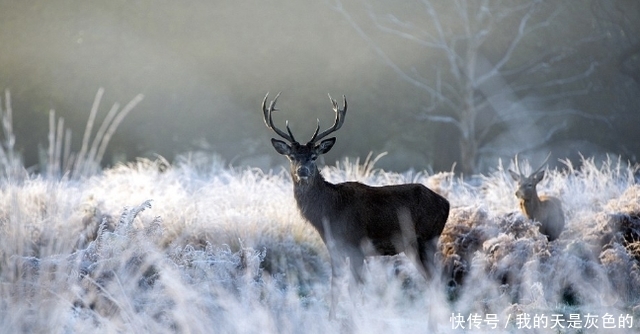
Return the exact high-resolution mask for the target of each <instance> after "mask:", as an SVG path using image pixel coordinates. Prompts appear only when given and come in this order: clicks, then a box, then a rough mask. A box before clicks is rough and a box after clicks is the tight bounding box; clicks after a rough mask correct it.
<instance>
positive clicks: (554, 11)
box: [0, 0, 640, 172]
mask: <svg viewBox="0 0 640 334" xmlns="http://www.w3.org/2000/svg"><path fill="white" fill-rule="evenodd" d="M433 3H434V7H433V10H434V12H436V15H437V16H430V15H431V14H429V13H430V12H429V11H428V9H429V8H426V9H427V10H425V7H424V6H422V4H419V3H416V4H409V3H407V4H403V5H402V6H399V5H389V4H385V3H378V2H376V1H363V2H354V3H352V2H345V3H344V4H341V3H340V2H335V1H298V2H287V1H282V0H271V1H241V2H221V1H216V2H213V1H190V2H188V3H184V2H180V3H175V2H158V1H149V0H141V1H135V2H130V1H108V2H105V1H75V0H69V1H29V2H25V1H18V2H16V1H4V0H3V1H0V8H1V10H0V45H1V46H2V52H0V88H1V89H3V90H9V91H10V93H11V100H12V108H13V114H14V116H13V117H14V128H15V132H16V137H17V138H16V147H17V148H18V150H19V151H20V153H21V154H22V156H23V159H24V162H25V165H27V166H37V165H38V164H39V163H41V159H39V153H38V147H46V143H47V135H48V131H49V130H48V124H49V121H48V118H49V111H50V110H51V109H55V112H56V116H58V117H63V118H64V119H65V126H66V127H68V128H70V129H71V130H72V131H73V145H74V146H75V147H78V146H79V145H80V140H81V138H82V131H83V130H84V127H85V123H86V121H87V118H88V115H89V111H90V109H91V105H92V101H93V99H94V96H95V94H96V92H97V91H98V89H99V88H100V87H103V88H104V89H105V95H104V97H103V99H102V103H101V105H100V110H99V113H98V119H99V120H100V119H102V118H104V117H105V116H106V114H107V112H108V110H109V108H110V107H111V105H112V104H113V103H115V102H119V103H120V104H121V105H123V104H125V103H127V102H128V101H130V100H131V99H132V98H133V97H134V96H136V95H137V94H143V95H144V100H143V101H142V102H141V103H140V104H139V105H138V106H137V107H136V108H135V109H134V110H133V111H132V112H131V113H130V114H129V115H128V116H127V118H126V119H125V120H124V122H123V123H122V124H121V125H120V127H119V128H118V130H117V132H116V134H115V137H114V138H113V139H112V141H111V143H110V146H109V150H108V152H107V156H106V159H105V160H104V161H103V163H104V164H105V165H112V164H114V163H115V162H118V161H124V160H133V159H135V158H136V157H140V156H143V157H153V156H154V155H161V156H164V157H165V158H167V159H168V160H172V159H173V158H174V157H175V156H176V155H177V154H180V153H184V152H187V151H206V152H210V153H216V154H219V155H220V156H221V157H222V158H223V159H224V160H225V161H226V162H227V163H231V164H234V165H252V166H257V167H264V168H268V167H273V166H275V165H277V164H280V163H283V162H284V160H285V159H282V158H281V157H278V156H277V154H276V153H275V152H274V151H273V149H272V147H271V146H270V144H269V138H271V137H272V136H273V134H272V133H270V132H269V131H268V130H267V129H266V128H265V126H264V123H263V120H262V116H261V114H260V103H261V101H262V98H263V97H264V96H265V94H266V93H267V92H271V93H272V96H273V94H275V93H277V92H279V91H282V95H281V97H280V99H279V101H278V106H279V109H280V110H281V111H280V112H278V113H277V116H275V118H276V122H277V124H279V126H281V127H283V126H284V121H285V119H288V120H290V123H291V127H292V130H293V131H294V133H295V134H296V136H297V138H308V136H310V135H311V133H312V131H313V129H314V127H315V123H316V122H315V120H316V118H317V119H319V120H320V124H321V126H322V127H328V126H330V124H331V122H332V120H333V112H332V110H331V105H330V102H329V99H328V98H327V93H330V94H331V95H332V96H333V97H334V98H337V97H340V96H341V95H343V94H344V95H346V96H347V99H348V101H349V112H348V115H347V117H346V122H345V124H344V127H343V128H342V129H341V130H340V131H339V132H338V133H337V137H338V142H337V144H336V146H335V148H334V149H333V150H332V152H330V153H329V154H328V155H327V156H326V160H325V162H326V163H328V164H330V163H332V162H333V161H335V160H338V159H340V158H342V157H344V156H351V157H365V156H366V155H367V154H368V153H369V152H374V154H377V153H381V152H384V151H388V152H389V154H388V155H387V156H386V157H385V158H383V159H382V160H380V162H379V163H378V166H379V167H382V168H385V169H393V170H406V169H409V168H414V169H417V170H423V169H430V170H436V171H437V170H451V168H452V166H454V164H455V165H457V166H458V167H456V168H458V169H459V168H460V166H461V163H462V165H464V163H463V162H464V160H465V159H464V157H465V156H467V157H469V156H472V159H471V160H472V161H471V162H469V165H468V167H467V168H466V169H459V170H460V171H463V172H465V171H467V172H468V171H473V172H484V171H487V170H488V169H490V166H493V165H495V164H496V163H497V161H498V158H504V157H513V155H514V154H516V153H521V154H522V155H524V156H528V157H531V158H532V160H538V159H537V158H539V159H540V160H541V159H542V158H543V157H544V156H545V155H546V153H547V152H553V155H552V157H553V158H552V159H551V160H550V161H551V164H552V165H553V164H556V161H557V159H560V158H565V157H568V158H570V159H572V160H574V161H578V157H579V152H581V153H583V154H584V155H586V156H591V155H596V156H601V155H604V154H605V153H613V154H615V155H621V156H622V157H623V159H624V160H631V161H632V162H635V161H636V160H637V156H638V153H640V140H638V139H639V138H638V135H637V131H636V128H635V126H634V124H639V123H638V121H640V119H639V118H640V114H639V113H638V112H637V111H638V107H639V106H640V97H639V96H640V94H639V93H640V91H639V89H640V86H639V85H640V80H639V79H638V78H640V75H639V73H640V64H639V61H638V59H639V57H640V51H639V50H640V49H639V45H640V44H639V43H640V41H639V40H638V37H637V36H639V34H638V32H639V31H640V29H639V27H640V23H638V22H640V20H638V18H637V16H638V15H640V10H637V9H638V4H637V3H636V2H635V1H622V0H617V1H613V2H603V1H595V0H593V1H589V5H588V6H583V4H582V3H581V4H580V6H575V8H573V7H571V6H572V5H566V6H567V7H562V8H560V7H557V6H558V5H555V4H547V5H545V6H543V7H541V8H537V9H535V11H532V15H531V19H530V20H529V21H527V22H526V23H527V25H526V27H527V28H528V27H536V26H537V25H539V26H541V27H540V29H538V30H533V33H532V34H531V35H527V37H526V38H525V39H523V40H522V42H521V43H520V44H519V45H518V47H517V49H516V51H515V52H514V53H513V55H510V56H509V62H508V63H507V64H505V65H504V66H505V67H504V68H501V69H500V70H501V71H500V72H499V73H498V75H496V76H495V77H492V79H491V80H489V81H487V82H488V83H485V84H482V85H481V86H478V87H475V88H473V91H474V93H473V96H472V98H473V99H474V101H476V102H474V103H478V108H477V110H478V114H477V115H475V114H474V115H475V116H473V118H474V119H473V120H471V122H472V123H473V124H474V127H473V128H472V129H474V130H477V131H472V132H475V135H474V134H473V133H471V134H470V136H472V137H473V136H476V137H473V138H474V139H473V142H477V145H475V144H474V145H472V146H473V147H474V148H475V151H473V152H471V153H469V152H467V151H466V149H464V148H463V147H465V146H464V145H463V144H461V142H462V141H461V138H462V137H464V136H465V135H468V133H467V132H465V131H466V130H465V131H462V130H460V131H459V128H460V127H459V126H458V127H456V125H455V124H454V123H456V122H459V123H465V122H466V121H465V120H464V119H463V118H464V114H462V115H463V116H460V114H456V104H453V106H447V105H446V104H442V105H440V104H438V103H436V102H437V101H438V97H437V96H436V95H434V94H431V93H429V92H430V90H429V89H434V87H438V89H439V88H440V87H444V88H443V90H446V89H447V87H449V88H450V89H451V91H452V92H456V91H461V89H462V88H459V87H458V86H457V85H458V84H457V82H455V81H453V79H452V78H453V77H455V76H454V74H453V73H454V72H455V71H453V70H451V69H450V68H448V67H447V63H446V61H445V59H446V57H444V56H443V55H442V54H440V53H438V52H439V50H437V48H436V49H434V48H433V47H429V46H428V45H426V46H425V45H423V44H419V43H418V44H416V43H412V41H411V40H410V39H407V38H406V37H407V35H410V36H413V37H415V39H421V38H422V39H423V40H428V37H429V36H435V35H436V33H435V31H436V30H434V29H435V28H434V26H433V23H434V22H433V21H434V20H433V17H438V18H439V21H438V22H440V23H441V27H442V31H443V36H444V39H445V40H448V41H451V40H454V39H455V38H454V37H455V36H456V34H459V33H461V32H463V31H464V29H465V25H464V24H462V23H460V22H459V20H458V19H457V18H456V16H455V15H454V14H456V13H459V11H457V10H459V9H460V6H462V5H465V4H466V2H465V1H459V2H456V4H457V6H454V5H451V6H450V7H448V6H449V2H441V1H433ZM513 4H516V5H517V4H518V1H512V2H505V3H504V4H503V6H509V5H513ZM470 7H472V6H470ZM465 10H468V11H469V12H474V10H473V8H469V9H466V7H465ZM491 10H495V9H491ZM481 12H483V10H478V11H477V13H481ZM506 13H509V12H506ZM514 13H515V14H514V15H513V17H511V16H510V15H505V17H506V18H505V19H503V20H502V21H499V22H498V23H496V26H494V27H492V28H491V29H490V30H487V31H489V32H488V34H487V36H488V37H487V38H486V41H484V42H483V43H484V44H482V45H481V46H480V47H479V48H478V52H477V53H475V54H474V55H475V56H473V57H474V58H473V59H475V60H474V68H476V69H477V71H478V77H481V74H482V72H480V71H481V69H482V68H483V67H482V66H481V64H483V62H484V64H486V66H485V67H486V68H488V69H490V68H491V67H493V66H496V64H499V63H500V60H501V59H502V57H503V54H502V53H501V52H503V51H504V50H508V46H509V45H510V44H509V43H511V42H512V41H513V40H514V39H515V38H516V36H514V35H513V32H514V31H517V30H518V27H519V26H520V25H521V23H522V22H523V21H524V19H523V14H522V13H524V12H523V11H522V10H521V11H520V12H518V11H515V12H514ZM634 15H635V16H636V17H634ZM495 16H496V17H497V16H499V15H495ZM390 27H391V28H392V29H390ZM472 28H473V26H472ZM401 33H402V34H401ZM403 34H404V35H403ZM464 43H465V40H461V41H460V42H458V44H455V43H454V44H453V46H452V49H453V50H454V51H455V52H456V53H457V54H464V53H465V52H466V51H465V50H468V49H469V46H468V45H466V44H464ZM465 45H466V46H465ZM465 48H467V49H465ZM501 50H502V51H501ZM548 50H551V51H553V52H550V54H549V55H546V54H545V52H546V51H548ZM556 50H557V52H556ZM467 54H468V52H467ZM538 56H539V57H538ZM466 60H468V59H466ZM476 63H477V64H479V65H476ZM525 65H527V66H529V68H528V70H527V71H525V72H519V73H516V74H515V76H510V75H512V74H513V73H515V72H516V69H517V68H518V67H522V66H525ZM462 67H463V66H462ZM462 72H463V73H464V68H462ZM403 73H404V74H405V75H406V76H405V77H403V75H402V74H403ZM465 75H467V76H471V77H473V76H474V75H475V74H474V73H472V74H469V73H466V74H465ZM434 78H437V80H435V79H434ZM407 79H411V80H414V81H416V82H414V83H411V81H410V80H407ZM434 80H435V81H434ZM471 82H472V83H473V81H471ZM560 82H567V83H568V84H566V85H565V84H562V85H558V84H559V83H560ZM420 83H422V84H424V86H425V87H426V88H425V87H422V86H421V85H420ZM436 90H437V89H436ZM505 91H508V92H509V94H505V93H504V92H505ZM446 94H449V95H446ZM446 94H444V95H443V96H445V97H446V98H450V97H451V94H453V95H455V94H454V93H446ZM451 100H455V99H453V98H451ZM484 101H489V103H488V105H490V107H486V106H484V104H482V102H484ZM463 102H464V101H459V103H460V105H464V103H463ZM456 103H457V102H456ZM434 110H435V111H434ZM496 115H497V116H498V117H496ZM513 115H518V117H511V116H513ZM461 117H462V119H461ZM523 117H524V118H523ZM495 119H500V120H501V121H500V122H498V123H496V122H495V121H494V120H495ZM99 120H98V121H99ZM443 120H448V121H447V122H443ZM483 127H484V128H485V129H486V131H484V130H483ZM550 129H551V130H550ZM476 146H477V147H476ZM76 150H77V149H76Z"/></svg>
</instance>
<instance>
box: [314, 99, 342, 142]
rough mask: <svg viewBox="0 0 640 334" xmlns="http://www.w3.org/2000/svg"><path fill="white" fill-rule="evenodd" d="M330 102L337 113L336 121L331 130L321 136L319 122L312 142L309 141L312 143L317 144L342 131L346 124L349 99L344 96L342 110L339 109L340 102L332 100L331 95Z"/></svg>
mask: <svg viewBox="0 0 640 334" xmlns="http://www.w3.org/2000/svg"><path fill="white" fill-rule="evenodd" d="M329 100H331V104H332V105H333V111H334V112H335V113H336V119H335V121H334V122H333V125H332V126H331V127H330V128H328V129H326V130H324V131H322V132H321V133H320V134H318V131H319V130H320V121H319V120H318V126H317V127H316V131H315V132H314V133H313V136H312V137H311V140H309V142H310V143H311V142H316V141H318V140H320V139H322V138H324V137H326V136H327V135H329V134H330V133H333V132H335V131H338V129H340V128H341V127H342V124H343V123H344V116H345V115H346V114H347V97H346V96H345V95H342V100H343V102H342V104H343V106H342V109H340V108H339V107H338V102H337V101H336V100H334V99H333V98H331V94H329Z"/></svg>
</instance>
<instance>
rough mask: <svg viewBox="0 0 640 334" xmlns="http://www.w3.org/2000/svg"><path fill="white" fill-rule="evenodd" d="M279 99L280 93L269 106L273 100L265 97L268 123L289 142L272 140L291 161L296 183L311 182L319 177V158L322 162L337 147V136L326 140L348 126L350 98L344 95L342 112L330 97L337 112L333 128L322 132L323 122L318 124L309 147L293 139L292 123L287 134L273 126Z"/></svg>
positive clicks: (279, 151) (277, 149) (265, 115)
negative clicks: (323, 155) (334, 145)
mask: <svg viewBox="0 0 640 334" xmlns="http://www.w3.org/2000/svg"><path fill="white" fill-rule="evenodd" d="M278 96H280V93H278V95H276V97H275V98H274V99H273V101H271V103H269V106H267V98H268V97H269V94H268V93H267V95H265V97H264V100H263V101H262V112H263V114H264V123H265V124H266V125H267V127H268V128H269V129H271V130H273V131H274V132H275V133H276V134H277V135H278V136H280V137H282V138H284V139H286V141H283V140H279V139H275V138H272V139H271V143H272V144H273V147H274V148H275V149H276V151H277V152H278V153H280V154H282V155H284V156H286V157H287V158H288V159H289V163H290V167H291V176H292V177H293V181H294V182H295V183H307V182H309V181H310V180H311V179H312V178H313V177H315V176H316V175H318V167H317V166H316V159H318V157H319V156H320V155H321V154H325V153H327V152H329V150H331V148H332V147H333V144H335V142H336V138H335V137H331V138H328V139H324V140H323V138H324V137H326V136H327V135H329V134H331V133H333V132H335V131H337V130H338V129H339V128H340V127H341V126H342V123H344V116H345V114H346V113H347V98H346V97H345V96H343V101H344V102H343V107H342V109H340V108H339V107H338V102H336V100H334V99H332V98H331V96H329V99H330V100H331V104H332V105H333V111H334V112H335V113H336V119H335V122H334V123H333V126H331V127H330V128H329V129H327V130H325V131H322V132H321V133H319V131H320V121H318V125H317V126H316V130H315V132H314V133H313V136H311V139H310V140H309V141H308V142H307V143H306V144H300V143H299V142H298V141H296V139H295V138H294V137H293V133H292V132H291V129H289V122H288V121H287V122H286V127H287V132H284V131H282V130H280V129H278V128H277V127H276V126H275V125H273V118H272V113H273V112H274V111H276V110H277V109H276V108H275V106H276V100H278Z"/></svg>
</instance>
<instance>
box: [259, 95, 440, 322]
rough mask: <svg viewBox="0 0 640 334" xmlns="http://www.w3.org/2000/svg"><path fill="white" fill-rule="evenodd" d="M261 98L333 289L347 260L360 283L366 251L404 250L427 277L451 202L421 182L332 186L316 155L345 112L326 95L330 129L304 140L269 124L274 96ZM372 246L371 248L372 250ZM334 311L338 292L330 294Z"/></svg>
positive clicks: (392, 252)
mask: <svg viewBox="0 0 640 334" xmlns="http://www.w3.org/2000/svg"><path fill="white" fill-rule="evenodd" d="M268 96H269V94H267V95H266V96H265V97H264V100H263V101H262V111H263V113H264V122H265V124H266V125H267V127H268V128H269V129H271V130H273V131H274V132H275V133H276V134H277V135H278V136H280V137H282V138H284V139H285V140H286V141H287V142H288V143H287V142H285V141H282V140H278V139H275V138H272V139H271V143H272V144H273V147H274V148H275V149H276V151H277V152H278V153H280V154H282V155H284V156H286V157H287V158H288V159H289V162H290V167H291V177H292V179H293V194H294V197H295V199H296V201H297V203H298V208H299V210H300V213H301V214H302V216H303V217H304V218H305V219H306V220H307V221H308V222H309V223H311V225H313V227H315V229H316V230H317V231H318V233H319V234H320V237H321V238H322V240H323V242H324V243H325V245H326V246H327V249H328V251H329V255H330V257H331V267H332V291H334V293H335V290H334V289H335V285H334V284H335V281H336V276H337V272H338V270H339V266H340V265H341V264H342V263H344V262H345V260H346V258H348V259H349V263H350V268H351V272H352V274H353V277H354V278H355V279H356V280H357V281H359V282H360V281H362V276H361V274H362V267H363V264H364V257H365V255H395V254H398V253H400V252H403V251H404V252H405V254H406V255H407V256H409V258H411V260H412V261H413V262H414V264H415V266H416V267H417V268H418V270H419V271H420V272H421V273H422V274H423V275H424V276H425V278H427V279H428V278H429V277H430V275H431V271H432V269H433V266H434V264H435V263H434V261H435V259H434V253H435V249H436V243H437V239H438V237H439V236H440V234H441V233H442V230H443V228H444V225H445V223H446V221H447V217H448V216H449V202H448V201H447V200H446V199H445V198H444V197H442V196H440V195H438V194H436V193H435V192H433V191H431V190H430V189H428V188H427V187H425V186H424V185H422V184H402V185H392V186H384V187H370V186H367V185H364V184H362V183H358V182H345V183H338V184H332V183H329V182H327V181H325V179H324V178H323V177H322V175H321V174H320V171H319V170H318V167H317V165H316V159H317V158H318V157H319V156H320V155H322V154H325V153H327V152H329V150H330V149H331V148H332V147H333V145H334V144H335V142H336V138H335V137H332V138H328V139H323V138H325V137H326V136H328V135H329V134H331V133H333V132H335V131H337V130H338V129H340V127H342V124H343V123H344V118H345V115H346V113H347V99H346V97H344V96H343V100H344V102H343V107H342V109H340V108H339V106H338V103H337V102H336V101H335V100H334V99H332V98H331V96H329V99H330V100H331V103H332V104H333V111H334V112H335V114H336V118H335V122H334V124H333V126H331V127H330V128H329V129H327V130H325V131H322V132H320V133H319V130H320V124H319V123H320V122H319V121H318V125H317V127H316V130H315V132H314V133H313V136H311V139H310V140H309V141H308V142H307V143H306V144H300V143H299V142H298V141H297V140H296V139H295V138H294V137H293V133H292V132H291V129H289V123H288V122H287V123H286V128H287V132H284V131H282V130H280V129H278V128H277V127H276V126H274V125H273V119H272V113H273V111H275V110H276V109H275V105H276V100H277V99H278V96H280V94H278V95H277V96H276V97H275V98H274V100H273V101H272V102H271V103H270V104H269V105H268V106H267V98H268ZM370 250H373V252H370ZM332 300H333V301H332V311H333V309H334V308H335V303H336V300H337V296H335V295H332Z"/></svg>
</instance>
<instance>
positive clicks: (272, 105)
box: [262, 93, 297, 143]
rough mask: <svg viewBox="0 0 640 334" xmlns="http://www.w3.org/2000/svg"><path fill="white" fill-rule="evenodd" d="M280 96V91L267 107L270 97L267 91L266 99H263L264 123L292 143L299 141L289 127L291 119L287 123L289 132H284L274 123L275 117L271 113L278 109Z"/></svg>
mask: <svg viewBox="0 0 640 334" xmlns="http://www.w3.org/2000/svg"><path fill="white" fill-rule="evenodd" d="M278 96H280V93H278V95H276V97H275V98H274V99H273V101H271V103H269V108H267V99H268V98H269V93H267V95H265V96H264V100H262V112H263V113H264V124H265V125H266V126H267V127H268V128H269V129H271V130H273V132H275V133H276V134H278V136H280V137H282V138H284V139H286V140H288V141H289V142H290V143H297V141H296V139H295V138H294V137H293V133H291V129H289V121H286V123H285V124H286V126H287V132H288V134H286V133H284V131H282V130H280V129H278V128H277V127H276V126H275V125H273V118H271V113H272V112H274V111H277V110H278V109H276V101H277V100H278Z"/></svg>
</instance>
